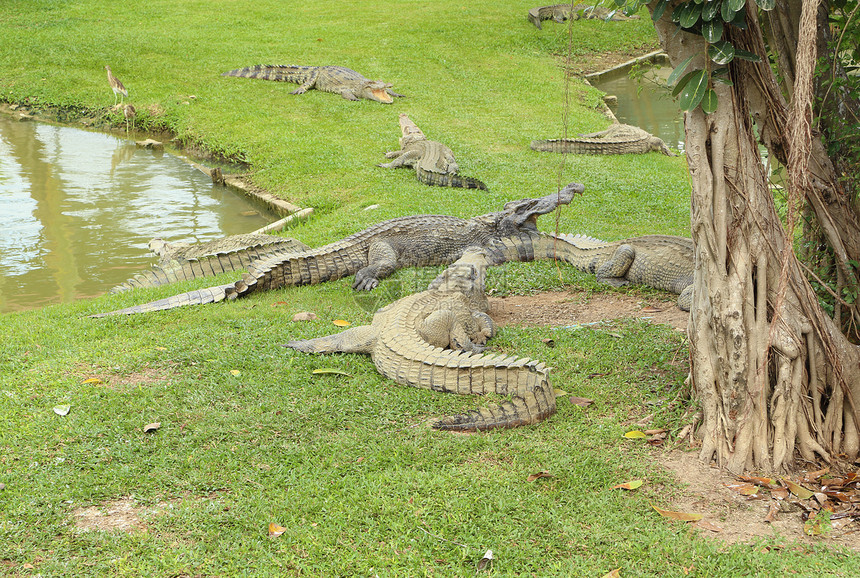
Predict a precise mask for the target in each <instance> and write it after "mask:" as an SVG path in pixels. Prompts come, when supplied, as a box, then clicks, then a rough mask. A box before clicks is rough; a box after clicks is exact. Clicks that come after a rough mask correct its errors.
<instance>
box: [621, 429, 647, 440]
mask: <svg viewBox="0 0 860 578" xmlns="http://www.w3.org/2000/svg"><path fill="white" fill-rule="evenodd" d="M624 437H626V438H629V439H632V440H635V439H641V438H647V437H648V436H646V435H645V434H644V433H642V432H641V431H639V430H636V429H635V430H633V431H629V432H627V433H626V434H624Z"/></svg>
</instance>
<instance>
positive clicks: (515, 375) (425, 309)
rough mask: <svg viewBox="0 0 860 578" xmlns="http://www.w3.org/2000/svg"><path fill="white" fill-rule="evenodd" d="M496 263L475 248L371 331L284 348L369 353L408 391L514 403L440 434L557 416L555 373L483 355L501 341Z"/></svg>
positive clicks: (379, 315)
mask: <svg viewBox="0 0 860 578" xmlns="http://www.w3.org/2000/svg"><path fill="white" fill-rule="evenodd" d="M524 234H525V235H528V234H529V233H524ZM500 250H502V249H500ZM502 252H504V251H503V250H502ZM490 264H492V263H491V262H490V261H489V260H488V259H487V257H486V256H485V255H484V253H483V252H482V249H480V248H472V249H470V250H468V251H467V252H466V253H464V255H463V257H461V258H460V259H459V260H458V261H457V262H455V263H454V264H453V265H451V266H450V267H449V268H448V269H446V270H445V271H444V272H443V273H442V274H441V275H440V276H439V277H437V279H436V280H434V282H433V283H431V285H430V287H429V288H428V289H427V290H426V291H422V292H420V293H415V294H412V295H408V296H406V297H403V298H402V299H398V300H397V301H395V302H393V303H391V304H389V305H387V306H385V307H383V308H382V309H379V310H378V311H377V312H376V314H375V315H374V316H373V321H372V322H371V324H370V325H364V326H360V327H353V328H350V329H347V330H346V331H344V332H342V333H338V334H335V335H330V336H326V337H318V338H315V339H307V340H297V341H290V342H288V343H286V344H284V345H285V346H286V347H290V348H292V349H295V350H297V351H301V352H304V353H365V354H369V355H370V357H371V359H372V360H373V363H374V365H375V366H376V368H377V370H378V371H379V372H380V373H381V374H382V375H384V376H385V377H388V378H389V379H392V380H394V381H395V382H397V383H399V384H402V385H408V386H412V387H417V388H422V389H431V390H433V391H444V392H452V393H459V394H484V393H496V394H499V395H503V396H508V399H507V400H504V401H502V402H501V403H498V404H490V405H488V406H486V407H482V408H480V409H477V410H473V411H469V412H467V413H464V414H460V415H454V416H446V417H443V418H437V419H433V420H431V422H430V425H431V427H433V428H436V429H439V430H448V431H477V430H488V429H493V428H502V427H516V426H521V425H529V424H534V423H537V422H540V421H542V420H543V419H545V418H547V417H549V416H550V415H552V414H553V413H555V411H556V400H555V391H554V390H553V388H552V386H551V384H550V381H549V373H550V368H549V367H547V366H546V365H545V364H544V363H541V362H539V361H536V360H532V359H528V358H518V357H513V356H511V357H509V356H505V355H486V354H483V353H482V352H483V351H484V349H485V345H486V342H487V340H488V339H489V338H491V337H493V335H494V334H495V325H494V324H493V321H492V319H490V317H489V316H488V315H487V313H486V312H487V308H488V303H487V298H486V293H485V291H484V279H485V271H486V267H487V266H488V265H490Z"/></svg>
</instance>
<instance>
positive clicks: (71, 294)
mask: <svg viewBox="0 0 860 578" xmlns="http://www.w3.org/2000/svg"><path fill="white" fill-rule="evenodd" d="M276 218H277V216H276V215H274V214H272V213H270V212H269V211H268V210H267V209H266V208H265V207H263V206H261V205H260V204H258V203H257V202H255V201H253V200H252V199H249V198H247V197H245V196H244V195H242V194H241V193H238V192H235V191H233V190H232V189H229V188H227V187H224V186H222V185H215V184H213V183H212V180H211V179H210V178H209V177H208V176H207V175H205V174H203V173H202V172H200V171H199V170H197V169H195V168H194V167H192V166H191V165H190V164H189V163H188V162H186V161H184V160H183V159H182V158H180V157H178V156H175V155H172V154H167V153H164V152H162V151H159V150H152V149H142V148H138V147H137V146H135V143H134V141H132V140H129V139H123V138H118V137H115V136H112V135H108V134H104V133H97V132H88V131H85V130H81V129H76V128H70V127H63V126H54V125H51V124H44V123H36V122H31V121H18V120H15V119H13V118H11V117H8V116H5V115H0V313H5V312H10V311H17V310H23V309H32V308H36V307H41V306H44V305H48V304H52V303H61V302H68V301H71V300H74V299H80V298H84V297H94V296H96V295H100V294H102V293H104V292H105V291H107V290H108V289H110V288H111V287H113V286H114V285H117V284H119V283H122V282H123V281H125V280H126V279H128V278H129V277H132V276H133V275H134V273H136V272H138V271H140V270H141V269H145V268H147V267H148V266H149V265H150V264H152V263H154V262H155V260H156V259H155V258H154V256H153V255H152V254H151V253H150V252H149V248H148V243H149V241H150V239H153V238H154V237H161V238H163V239H165V240H168V241H188V242H201V241H208V240H212V239H216V238H219V237H223V236H226V235H232V234H238V233H249V232H251V231H253V230H255V229H258V228H260V227H263V226H264V225H266V224H267V223H269V222H271V221H273V220H274V219H276Z"/></svg>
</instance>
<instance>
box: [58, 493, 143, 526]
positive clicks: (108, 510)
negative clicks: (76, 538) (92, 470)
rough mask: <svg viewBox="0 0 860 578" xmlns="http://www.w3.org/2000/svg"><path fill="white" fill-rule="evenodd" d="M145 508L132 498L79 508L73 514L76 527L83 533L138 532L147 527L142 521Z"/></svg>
mask: <svg viewBox="0 0 860 578" xmlns="http://www.w3.org/2000/svg"><path fill="white" fill-rule="evenodd" d="M143 513H144V508H142V507H136V506H135V505H134V500H132V499H131V498H119V499H118V500H114V501H113V502H107V503H106V504H102V505H101V506H90V507H88V508H78V509H77V510H75V511H74V512H72V516H74V518H75V527H76V528H77V529H78V530H80V531H82V532H93V531H99V532H137V531H140V530H143V529H144V528H145V527H146V526H145V525H144V523H143V520H141V515H142V514H143Z"/></svg>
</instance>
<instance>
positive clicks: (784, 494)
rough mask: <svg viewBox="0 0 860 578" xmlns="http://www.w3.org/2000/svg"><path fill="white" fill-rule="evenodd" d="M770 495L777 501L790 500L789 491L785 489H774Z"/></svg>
mask: <svg viewBox="0 0 860 578" xmlns="http://www.w3.org/2000/svg"><path fill="white" fill-rule="evenodd" d="M770 495H771V497H773V498H776V499H777V500H785V499H786V498H788V490H786V489H785V488H773V489H772V490H771V491H770Z"/></svg>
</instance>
